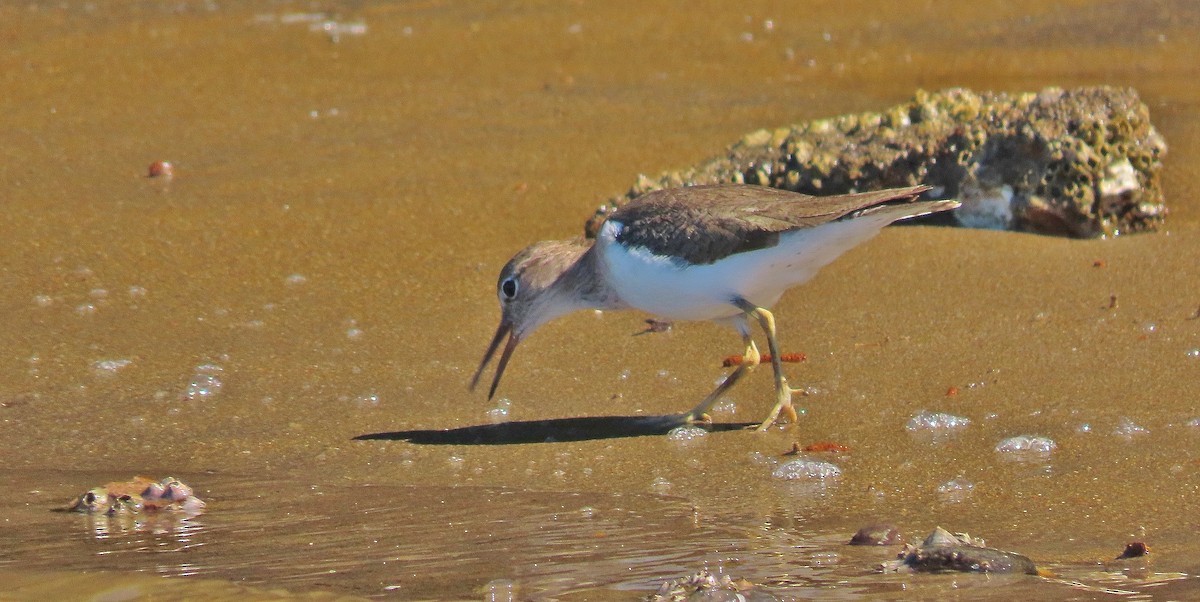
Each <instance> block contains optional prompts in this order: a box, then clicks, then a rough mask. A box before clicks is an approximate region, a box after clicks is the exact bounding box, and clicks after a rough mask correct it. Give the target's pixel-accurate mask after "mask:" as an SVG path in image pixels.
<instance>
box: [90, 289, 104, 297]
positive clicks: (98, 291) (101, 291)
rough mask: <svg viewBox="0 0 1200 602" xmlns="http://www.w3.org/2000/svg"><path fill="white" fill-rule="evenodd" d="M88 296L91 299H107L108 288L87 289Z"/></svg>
mask: <svg viewBox="0 0 1200 602" xmlns="http://www.w3.org/2000/svg"><path fill="white" fill-rule="evenodd" d="M88 296H89V297H91V298H93V299H107V298H108V289H103V288H94V289H92V290H90V291H88Z"/></svg>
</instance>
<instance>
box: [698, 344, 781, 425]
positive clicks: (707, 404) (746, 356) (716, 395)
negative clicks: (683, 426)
mask: <svg viewBox="0 0 1200 602" xmlns="http://www.w3.org/2000/svg"><path fill="white" fill-rule="evenodd" d="M742 342H743V343H745V344H746V351H745V353H743V354H742V363H741V364H738V367H737V369H735V370H734V371H733V372H732V373H731V374H730V375H729V376H727V377H725V380H724V381H722V382H721V384H719V385H717V388H716V389H713V392H712V393H709V394H708V397H705V398H704V401H701V402H700V403H699V404H697V405H696V407H694V408H692V409H691V410H688V412H687V413H686V414H684V415H683V420H684V422H688V423H694V422H712V419H711V418H709V416H708V411H709V410H710V409H712V407H713V405H714V404H716V403H717V400H718V399H720V398H721V396H722V395H724V394H725V392H726V391H728V390H729V389H731V388H732V387H733V385H735V384H737V381H738V379H740V378H741V377H742V375H743V374H745V373H747V372H749V371H751V370H753V369H754V367H755V366H757V365H758V364H759V363H760V362H761V361H762V355H761V354H760V353H759V352H758V347H757V346H756V345H755V344H754V341H752V340H750V337H749V336H743V337H742Z"/></svg>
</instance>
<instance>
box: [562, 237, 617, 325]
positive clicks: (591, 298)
mask: <svg viewBox="0 0 1200 602" xmlns="http://www.w3.org/2000/svg"><path fill="white" fill-rule="evenodd" d="M555 285H556V286H559V287H561V288H562V289H563V292H564V293H566V294H568V295H569V294H572V292H571V291H574V293H573V294H574V295H575V296H576V298H577V299H578V300H579V302H580V303H581V305H582V307H581V309H605V310H607V309H622V308H625V307H628V305H627V304H626V303H625V302H624V301H622V300H621V298H620V297H619V296H617V293H616V291H614V290H613V289H612V287H610V286H609V285H608V281H607V280H606V279H605V273H604V266H603V265H602V263H601V257H600V253H599V251H597V250H596V246H595V245H591V246H589V247H587V248H585V249H581V250H580V253H579V258H578V259H576V260H575V261H574V262H573V263H572V264H571V266H570V267H568V268H567V269H566V271H564V272H563V275H562V276H561V277H560V278H559V279H558V280H557V281H556V282H555Z"/></svg>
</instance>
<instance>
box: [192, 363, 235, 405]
mask: <svg viewBox="0 0 1200 602" xmlns="http://www.w3.org/2000/svg"><path fill="white" fill-rule="evenodd" d="M224 372H225V369H224V368H222V367H220V366H218V365H216V364H203V365H200V366H196V372H195V374H193V375H192V378H191V380H189V381H188V384H187V388H186V389H184V391H183V396H184V398H185V399H189V400H192V401H204V400H208V399H212V398H214V397H216V396H217V394H218V393H220V392H221V387H223V386H225V384H224V383H223V382H222V381H221V375H222V374H224Z"/></svg>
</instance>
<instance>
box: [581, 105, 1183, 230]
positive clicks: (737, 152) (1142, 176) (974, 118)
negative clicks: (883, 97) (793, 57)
mask: <svg viewBox="0 0 1200 602" xmlns="http://www.w3.org/2000/svg"><path fill="white" fill-rule="evenodd" d="M1166 152H1167V145H1166V142H1165V141H1164V140H1163V138H1162V136H1161V135H1159V133H1158V132H1157V131H1156V130H1155V128H1154V126H1153V125H1151V123H1150V112H1149V110H1148V109H1147V107H1146V105H1145V104H1144V103H1142V101H1141V100H1140V99H1139V98H1138V95H1137V92H1136V91H1134V90H1132V89H1123V88H1112V87H1104V86H1100V87H1088V88H1075V89H1071V90H1064V89H1061V88H1047V89H1045V90H1042V91H1041V92H1036V93H1025V94H1013V95H1010V94H1005V93H992V92H984V93H975V92H972V91H970V90H966V89H961V88H956V89H951V90H945V91H942V92H925V91H918V92H917V94H916V96H915V97H914V98H913V99H912V100H910V101H909V102H907V103H905V104H902V105H899V106H896V107H892V108H890V109H886V110H884V111H882V112H880V113H862V114H858V115H843V116H840V117H834V118H832V119H819V120H816V121H810V122H808V123H803V124H798V125H793V126H789V127H782V128H779V129H776V130H759V131H757V132H752V133H750V134H747V135H746V136H745V137H743V138H742V140H740V141H739V142H737V143H736V144H734V145H733V146H731V147H729V148H728V149H727V150H726V152H725V154H724V155H723V156H719V157H716V158H714V159H712V160H709V161H707V162H705V163H703V164H701V165H698V166H695V167H693V168H691V169H686V170H683V171H677V172H671V173H665V174H663V175H660V176H658V177H657V178H648V177H645V176H641V177H639V179H638V182H637V183H636V184H634V186H633V187H632V188H630V190H629V191H628V192H627V193H625V194H624V195H622V196H619V197H616V198H613V199H610V201H609V202H608V203H607V204H605V205H604V206H602V207H600V209H598V210H597V212H596V214H595V215H594V216H593V217H592V219H590V220H589V221H588V225H587V233H588V235H589V236H590V235H594V233H595V232H596V231H597V229H598V228H599V225H600V224H601V223H603V221H604V218H605V216H606V215H607V214H608V213H610V212H611V211H612V210H614V209H615V208H616V207H619V206H621V205H623V204H625V203H626V202H628V201H629V200H631V199H634V198H636V197H638V196H641V195H642V194H645V193H646V192H650V191H652V190H657V189H660V188H670V187H675V186H688V185H696V184H716V183H748V184H759V185H764V186H772V187H775V188H784V189H787V190H793V191H796V192H802V193H805V194H814V195H828V194H842V193H847V192H853V191H868V190H878V189H882V188H893V187H900V186H912V185H914V184H928V185H930V186H933V187H934V190H933V191H932V192H931V193H929V195H927V196H933V197H934V198H956V199H959V200H960V201H962V202H963V206H962V208H960V209H958V210H956V211H955V212H954V219H955V220H956V221H957V222H958V224H960V225H963V226H967V227H972V228H990V229H1007V230H1021V231H1028V232H1038V233H1042V234H1052V235H1065V236H1074V237H1080V238H1091V237H1099V236H1116V235H1118V234H1126V233H1130V232H1143V231H1149V230H1154V229H1156V228H1158V227H1159V226H1160V225H1161V224H1162V222H1163V217H1164V216H1165V215H1166V206H1165V204H1164V201H1163V194H1162V188H1161V171H1162V159H1163V157H1164V156H1165V155H1166Z"/></svg>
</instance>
